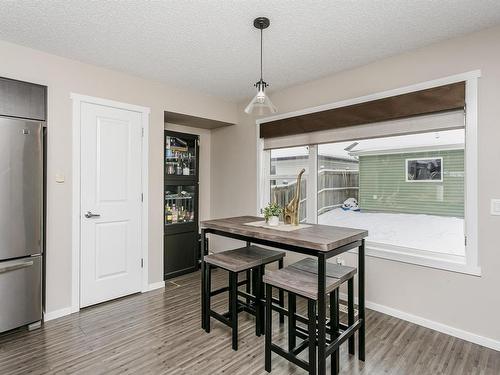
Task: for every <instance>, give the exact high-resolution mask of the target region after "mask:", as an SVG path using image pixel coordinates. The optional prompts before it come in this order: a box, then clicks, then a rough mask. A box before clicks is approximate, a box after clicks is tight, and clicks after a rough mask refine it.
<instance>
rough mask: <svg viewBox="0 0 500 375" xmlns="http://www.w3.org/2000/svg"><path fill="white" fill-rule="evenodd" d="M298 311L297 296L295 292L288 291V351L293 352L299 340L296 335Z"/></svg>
mask: <svg viewBox="0 0 500 375" xmlns="http://www.w3.org/2000/svg"><path fill="white" fill-rule="evenodd" d="M296 312H297V305H296V297H295V294H293V293H291V292H289V293H288V351H289V352H291V351H292V350H293V349H295V346H297V340H296V335H295V327H296V326H297V321H296V319H295V313H296Z"/></svg>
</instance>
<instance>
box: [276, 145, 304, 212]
mask: <svg viewBox="0 0 500 375" xmlns="http://www.w3.org/2000/svg"><path fill="white" fill-rule="evenodd" d="M308 162H309V149H308V147H306V146H304V147H291V148H283V149H276V150H271V167H270V174H271V179H270V189H271V191H270V193H271V194H270V200H271V202H276V203H278V204H279V205H280V206H282V207H285V206H286V205H287V204H288V203H289V202H290V201H291V200H292V199H293V198H294V197H295V195H296V193H297V175H298V174H299V172H300V171H301V170H302V168H304V169H305V170H306V171H305V173H304V174H303V175H302V179H301V183H300V209H299V220H300V221H306V212H307V210H306V207H307V190H306V189H307V184H306V181H307V175H308Z"/></svg>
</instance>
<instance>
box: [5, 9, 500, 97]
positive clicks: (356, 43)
mask: <svg viewBox="0 0 500 375" xmlns="http://www.w3.org/2000/svg"><path fill="white" fill-rule="evenodd" d="M257 16H267V17H269V18H270V19H271V26H270V27H269V29H267V30H266V31H265V32H264V79H265V80H266V81H267V82H269V83H270V84H271V87H270V90H271V92H272V90H276V89H281V88H284V87H287V86H290V85H293V84H297V83H301V82H305V81H308V80H312V79H315V78H320V77H322V76H325V75H328V74H331V73H334V72H338V71H340V70H344V69H348V68H352V67H354V66H359V65H362V64H366V63H368V62H370V61H374V60H377V59H380V58H383V57H385V56H389V55H394V54H397V53H401V52H403V51H407V50H411V49H414V48H417V47H421V46H423V45H426V44H430V43H433V42H437V41H439V40H443V39H447V38H451V37H454V36H458V35H461V34H465V33H468V32H471V31H475V30H479V29H482V28H486V27H489V26H493V25H495V24H497V23H500V1H498V0H413V1H409V0H377V1H376V0H356V1H354V0H353V1H347V0H344V1H338V0H337V1H335V0H326V1H323V0H316V1H312V0H297V1H294V0H293V1H285V0H267V1H265V0H253V1H243V0H242V1H229V0H205V1H203V0H191V1H188V0H185V1H179V0H172V1H167V0H164V1H146V0H135V1H127V0H122V1H104V0H95V1H86V0H80V1H78V0H51V1H33V0H31V1H30V0H17V1H5V0H0V39H3V40H7V41H11V42H14V43H18V44H22V45H26V46H30V47H33V48H37V49H40V50H44V51H47V52H50V53H53V54H56V55H61V56H65V57H69V58H73V59H77V60H80V61H84V62H88V63H92V64H97V65H101V66H105V67H109V68H113V69H117V70H121V71H124V72H128V73H132V74H136V75H139V76H143V77H146V78H150V79H154V80H159V81H163V82H165V83H168V84H171V85H175V86H179V87H185V88H190V89H195V90H198V91H201V92H205V93H208V94H212V95H217V96H220V97H223V98H226V99H228V100H232V101H237V100H240V99H242V98H244V97H248V96H251V95H252V94H253V88H252V84H253V83H254V82H255V81H257V80H258V77H259V53H258V51H259V32H258V31H257V30H256V29H254V28H253V26H252V21H253V19H254V18H255V17H257ZM0 63H1V60H0Z"/></svg>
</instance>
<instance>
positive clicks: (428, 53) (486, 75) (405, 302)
mask: <svg viewBox="0 0 500 375" xmlns="http://www.w3.org/2000/svg"><path fill="white" fill-rule="evenodd" d="M374 48H376V46H375V47H374ZM306 68H307V67H304V69H306ZM475 69H481V70H482V78H481V79H480V81H479V129H478V133H479V134H478V137H479V155H478V157H479V163H478V168H479V171H478V172H479V182H478V183H479V202H478V204H479V256H480V265H481V267H482V277H474V276H468V275H463V274H458V273H453V272H447V271H442V270H436V269H431V268H426V267H420V266H415V265H410V264H404V263H400V262H394V261H389V260H383V259H378V258H373V257H370V258H368V259H367V282H366V284H367V299H368V300H369V301H371V302H372V303H376V304H379V305H382V306H384V307H387V308H390V309H396V310H399V311H401V312H404V313H406V314H412V315H415V316H417V317H418V319H420V318H423V319H428V320H431V321H434V322H437V323H440V324H444V325H447V326H450V327H454V328H456V329H459V330H464V331H467V332H469V333H472V334H475V335H480V336H484V337H487V338H490V339H493V340H496V342H494V341H490V343H491V342H493V344H491V345H497V347H498V348H500V324H498V323H496V321H497V319H498V314H499V311H500V293H499V292H498V288H499V287H500V271H499V270H500V245H499V240H498V232H499V230H500V217H499V216H496V217H494V216H491V215H490V214H489V203H490V198H494V197H496V198H499V197H500V170H499V169H498V163H499V161H500V147H499V146H498V142H499V140H500V126H499V119H500V91H499V90H500V89H499V88H500V27H497V28H493V29H489V30H485V31H482V32H479V33H474V34H470V35H467V36H464V37H460V38H457V39H452V40H449V41H446V42H443V43H439V44H435V45H431V46H428V47H425V48H422V49H419V50H415V51H413V52H410V53H405V54H402V55H398V56H394V57H391V58H387V59H384V60H380V61H376V62H373V63H371V64H369V65H366V66H362V67H359V68H356V69H353V70H349V71H345V72H341V73H338V74H335V75H332V76H329V77H326V78H324V79H321V80H317V81H313V82H309V83H306V84H304V85H301V86H295V87H292V88H290V89H287V90H283V91H280V92H276V93H272V95H271V97H272V100H273V102H274V103H275V104H276V105H277V107H278V108H279V109H280V111H281V112H288V111H292V110H299V109H302V108H307V107H311V106H317V105H321V104H326V103H332V102H336V101H339V100H344V99H349V98H355V97H359V96H364V95H368V94H372V93H377V92H380V91H385V90H390V89H394V88H398V87H402V86H406V85H411V84H415V83H419V82H424V81H428V80H433V79H437V78H441V77H445V76H449V75H453V74H457V73H463V72H467V71H471V70H475ZM268 79H270V80H271V83H272V77H268ZM242 109H243V103H242V105H241V106H240V110H239V113H238V114H239V116H240V118H239V125H237V126H235V127H230V128H223V129H218V130H216V131H214V132H213V134H212V163H213V166H214V167H213V168H212V216H213V217H222V216H229V215H240V214H254V213H255V210H256V137H255V123H254V119H252V118H250V117H248V116H244V114H243V113H242ZM228 155H231V157H227V156H228ZM212 244H213V245H214V244H215V246H217V243H216V242H213V241H212ZM220 246H222V245H220ZM347 256H348V257H349V256H350V255H347ZM353 260H354V259H352V258H350V259H349V262H351V263H352V262H353ZM456 332H457V331H455V333H456ZM464 335H465V336H467V334H464ZM469 336H470V335H469Z"/></svg>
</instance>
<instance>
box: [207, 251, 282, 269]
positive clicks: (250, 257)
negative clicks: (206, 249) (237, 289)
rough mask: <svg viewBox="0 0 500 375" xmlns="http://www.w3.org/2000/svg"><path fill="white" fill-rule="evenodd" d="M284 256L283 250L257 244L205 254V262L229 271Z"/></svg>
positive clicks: (268, 261)
mask: <svg viewBox="0 0 500 375" xmlns="http://www.w3.org/2000/svg"><path fill="white" fill-rule="evenodd" d="M284 257H285V252H284V251H276V250H269V249H264V248H262V247H259V246H254V245H251V246H245V247H241V248H239V249H234V250H227V251H223V252H220V253H215V254H210V255H205V257H204V258H203V259H204V260H205V262H206V263H209V264H211V265H213V266H217V267H220V268H223V269H225V270H228V271H231V272H241V271H246V270H248V269H251V268H255V267H259V266H263V265H266V264H269V263H273V262H276V261H278V260H280V259H283V258H284Z"/></svg>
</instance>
